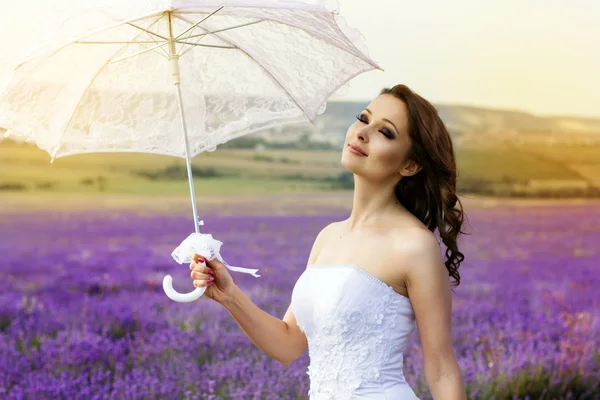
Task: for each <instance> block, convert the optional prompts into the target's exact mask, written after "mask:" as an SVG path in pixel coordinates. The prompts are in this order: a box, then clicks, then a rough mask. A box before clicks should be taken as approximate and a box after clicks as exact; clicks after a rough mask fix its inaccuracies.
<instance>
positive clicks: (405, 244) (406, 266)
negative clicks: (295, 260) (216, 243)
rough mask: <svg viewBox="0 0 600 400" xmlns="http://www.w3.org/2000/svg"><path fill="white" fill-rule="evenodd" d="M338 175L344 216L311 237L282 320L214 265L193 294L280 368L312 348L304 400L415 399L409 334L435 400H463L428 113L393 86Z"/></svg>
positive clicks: (446, 213) (452, 247) (454, 231)
mask: <svg viewBox="0 0 600 400" xmlns="http://www.w3.org/2000/svg"><path fill="white" fill-rule="evenodd" d="M341 163H342V166H343V167H344V168H346V169H348V170H350V171H351V172H353V173H354V183H355V185H354V201H353V207H352V212H351V214H350V217H349V218H348V219H346V220H344V221H337V222H333V223H331V224H329V225H328V226H326V227H325V228H324V229H323V230H322V231H321V232H320V233H319V234H318V235H317V237H316V239H315V242H314V245H313V247H312V250H311V252H310V256H309V259H308V267H307V268H306V270H304V271H303V273H302V275H301V276H300V278H299V279H298V281H297V282H296V285H295V286H294V289H293V291H292V301H291V304H290V306H289V308H288V310H287V312H286V314H285V316H284V317H283V320H280V319H278V318H276V317H273V316H271V315H269V314H267V313H266V312H264V311H262V310H261V309H259V308H258V307H257V306H256V305H255V304H253V303H252V302H251V301H250V300H249V299H248V297H246V296H245V295H244V293H242V291H241V290H240V289H239V288H238V287H237V286H236V285H235V283H234V282H233V280H232V278H231V276H230V275H229V273H228V271H227V269H226V268H225V267H224V266H223V264H221V263H220V262H219V261H218V260H206V262H207V266H202V264H201V263H202V262H203V261H205V260H204V259H202V258H198V257H197V256H196V257H195V258H194V260H197V261H196V262H193V263H192V264H191V265H190V268H191V269H192V273H191V277H192V279H193V280H194V286H196V287H202V286H205V285H208V287H207V289H206V292H205V295H206V296H208V297H210V298H211V299H213V300H215V301H217V302H219V303H220V304H222V305H223V306H225V307H226V308H227V310H228V311H229V312H230V314H231V315H232V316H233V318H234V319H235V320H236V321H237V323H238V324H239V326H240V327H241V328H242V330H243V331H244V333H245V334H246V335H247V336H248V337H249V338H250V340H252V342H253V343H254V344H255V345H256V346H258V347H259V348H260V349H261V350H263V351H264V352H265V353H266V354H268V355H269V356H271V357H273V358H274V359H276V360H278V361H280V362H281V363H283V364H285V365H289V364H290V363H292V362H293V361H294V360H296V359H297V358H298V357H299V356H300V355H301V354H302V353H303V352H304V351H305V350H306V348H307V347H308V350H309V356H310V366H309V367H308V374H309V376H310V391H309V397H310V399H311V400H317V399H319V400H321V399H336V400H340V399H371V400H373V399H394V400H408V399H417V397H416V396H415V394H414V392H413V391H412V389H411V388H410V386H409V385H408V384H407V382H406V381H405V379H404V375H403V373H402V366H403V351H404V350H405V347H406V344H407V341H408V339H409V338H410V336H411V334H412V332H413V331H414V328H415V325H416V326H417V327H418V332H419V338H420V341H421V345H422V349H423V359H424V366H425V375H426V378H427V383H428V386H429V389H430V392H431V394H432V395H433V398H434V399H436V400H438V399H447V400H450V399H452V400H458V399H466V394H465V389H464V384H463V378H462V373H461V371H460V368H459V366H458V363H457V360H456V357H455V354H454V350H453V347H452V343H451V335H450V326H451V300H452V299H451V286H452V285H455V286H456V285H458V284H459V283H460V275H459V273H458V267H459V265H460V263H461V262H462V261H463V260H464V255H463V254H462V253H461V252H460V251H459V250H458V247H457V238H458V235H459V234H461V233H463V232H461V230H460V228H461V225H462V223H463V212H462V205H461V208H460V209H457V208H455V205H456V203H457V202H458V203H459V204H460V202H459V200H458V198H457V196H456V164H455V159H454V151H453V147H452V141H451V138H450V135H449V134H448V131H447V130H446V128H445V126H444V124H443V122H442V121H441V120H440V118H439V116H438V114H437V112H436V110H435V108H434V107H433V106H432V105H431V104H430V103H429V102H427V101H426V100H424V99H423V98H422V97H420V96H419V95H417V94H415V93H414V92H412V91H411V90H410V89H409V88H408V87H406V86H404V85H397V86H395V87H393V88H392V89H384V90H382V91H381V93H380V95H379V96H377V97H376V98H375V99H374V100H373V101H372V102H371V103H370V104H369V105H368V106H367V107H366V108H365V109H364V110H363V111H362V112H361V113H360V114H359V115H358V116H357V121H356V122H355V123H354V124H353V125H351V126H350V128H349V129H348V132H347V133H346V140H345V145H344V150H343V152H342V159H341ZM436 229H438V230H439V236H440V238H441V240H442V241H443V242H444V244H445V246H446V248H447V250H446V253H445V255H446V259H445V260H444V259H443V257H442V254H441V250H440V244H439V243H438V241H437V239H436V236H435V234H434V232H435V230H436ZM449 276H450V277H452V278H453V280H454V281H453V282H452V283H451V282H450V281H449V279H448V277H449Z"/></svg>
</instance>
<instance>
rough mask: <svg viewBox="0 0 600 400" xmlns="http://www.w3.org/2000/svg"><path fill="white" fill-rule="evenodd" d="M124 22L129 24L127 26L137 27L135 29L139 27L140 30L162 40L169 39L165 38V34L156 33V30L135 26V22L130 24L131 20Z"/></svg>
mask: <svg viewBox="0 0 600 400" xmlns="http://www.w3.org/2000/svg"><path fill="white" fill-rule="evenodd" d="M159 19H160V18H159ZM126 24H127V25H129V26H133V27H134V28H137V29H139V30H140V31H144V32H146V33H149V34H150V35H154V36H156V37H158V38H161V39H162V40H165V41H167V42H168V41H169V38H167V37H165V36H163V35H159V34H158V33H156V32H152V31H150V30H148V29H145V28H142V27H141V26H137V25H136V24H132V23H131V22H126Z"/></svg>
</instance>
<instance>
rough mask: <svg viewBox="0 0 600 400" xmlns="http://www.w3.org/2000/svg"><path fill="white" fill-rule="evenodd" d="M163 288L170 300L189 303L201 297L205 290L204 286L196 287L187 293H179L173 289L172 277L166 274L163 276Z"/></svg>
mask: <svg viewBox="0 0 600 400" xmlns="http://www.w3.org/2000/svg"><path fill="white" fill-rule="evenodd" d="M163 290H164V291H165V293H166V295H167V297H169V298H170V299H171V300H173V301H177V302H179V303H189V302H191V301H194V300H198V299H199V298H200V297H202V295H203V294H204V292H205V291H206V286H204V287H199V288H196V289H194V290H193V291H192V292H189V293H179V292H177V291H176V290H175V289H173V278H171V275H167V276H165V277H164V278H163Z"/></svg>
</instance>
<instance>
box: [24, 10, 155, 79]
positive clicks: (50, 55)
mask: <svg viewBox="0 0 600 400" xmlns="http://www.w3.org/2000/svg"><path fill="white" fill-rule="evenodd" d="M159 14H162V12H161V13H156V12H153V13H151V14H148V15H144V16H141V17H136V18H133V19H131V20H130V21H138V20H142V19H144V18H149V17H152V16H155V15H159ZM161 18H162V15H160V16H159V18H158V19H157V20H156V21H154V22H153V23H152V24H150V26H152V25H154V24H155V23H156V22H157V21H159V20H160V19H161ZM124 23H127V22H118V23H115V24H113V25H110V26H107V27H102V28H98V29H95V30H93V31H91V32H88V33H86V34H85V35H83V36H81V37H79V38H78V39H75V40H71V41H69V42H67V43H65V44H63V45H60V46H59V47H57V48H56V49H55V50H51V51H50V52H49V53H47V56H48V57H52V56H53V55H55V54H56V53H58V52H59V51H61V50H62V49H64V48H65V47H67V46H68V45H70V44H73V43H75V42H78V41H80V40H81V39H83V38H86V37H89V36H92V35H94V34H96V33H98V32H102V31H106V30H108V29H112V28H116V27H118V26H121V25H123V24H124ZM39 57H41V56H40V55H38V56H34V57H32V58H29V59H25V60H24V61H23V62H21V63H20V64H19V65H17V66H16V67H15V68H14V69H15V70H17V69H19V68H21V67H22V66H23V65H25V64H27V63H30V62H31V61H33V60H35V59H36V58H39Z"/></svg>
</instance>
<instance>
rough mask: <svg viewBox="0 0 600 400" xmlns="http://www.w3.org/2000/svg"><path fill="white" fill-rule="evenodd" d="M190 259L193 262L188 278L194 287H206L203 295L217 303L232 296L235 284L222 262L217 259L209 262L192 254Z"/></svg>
mask: <svg viewBox="0 0 600 400" xmlns="http://www.w3.org/2000/svg"><path fill="white" fill-rule="evenodd" d="M192 259H193V260H194V261H193V262H192V263H191V264H190V269H191V270H192V272H191V273H190V276H191V277H192V279H193V280H194V286H195V287H202V286H206V291H205V292H204V295H205V296H208V297H209V298H211V299H213V300H215V301H216V302H217V303H222V302H223V300H225V299H227V298H229V297H231V296H232V294H233V290H234V288H235V283H234V282H233V278H232V277H231V275H229V271H228V270H227V268H225V265H223V263H222V262H220V261H219V260H217V259H214V260H210V261H209V260H206V259H205V258H204V257H202V256H200V255H198V254H194V256H193V257H192ZM203 262H206V266H203V265H202V263H203ZM211 278H212V279H211Z"/></svg>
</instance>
